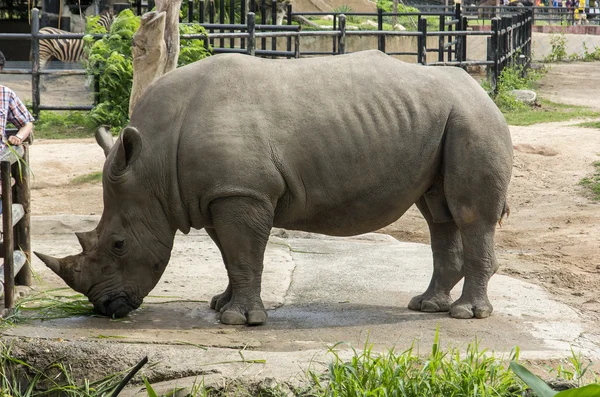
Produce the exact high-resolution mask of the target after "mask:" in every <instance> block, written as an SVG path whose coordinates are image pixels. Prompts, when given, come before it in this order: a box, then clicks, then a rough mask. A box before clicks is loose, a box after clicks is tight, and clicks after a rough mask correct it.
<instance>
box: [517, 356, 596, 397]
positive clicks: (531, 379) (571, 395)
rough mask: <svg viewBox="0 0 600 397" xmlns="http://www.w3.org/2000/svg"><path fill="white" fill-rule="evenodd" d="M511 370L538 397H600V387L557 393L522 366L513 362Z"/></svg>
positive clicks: (590, 386) (591, 386) (587, 387)
mask: <svg viewBox="0 0 600 397" xmlns="http://www.w3.org/2000/svg"><path fill="white" fill-rule="evenodd" d="M510 369H512V370H513V371H514V373H515V374H517V376H518V377H519V378H521V379H522V380H523V382H525V383H526V384H527V386H529V387H530V388H531V390H533V391H534V392H535V394H536V395H537V396H538V397H597V396H600V385H598V384H590V385H587V386H583V387H578V388H575V389H569V390H563V391H560V392H558V391H556V390H553V389H552V388H551V387H550V386H548V384H547V383H546V382H544V381H543V380H542V379H541V378H539V377H538V376H536V375H534V374H533V373H531V371H529V370H528V369H527V368H525V367H523V366H522V365H520V364H518V363H516V362H514V361H513V362H511V363H510Z"/></svg>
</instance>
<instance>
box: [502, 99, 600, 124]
mask: <svg viewBox="0 0 600 397" xmlns="http://www.w3.org/2000/svg"><path fill="white" fill-rule="evenodd" d="M503 113H504V117H505V118H506V121H507V122H508V124H509V125H523V126H526V125H533V124H538V123H552V122H558V121H568V120H572V119H579V118H592V117H600V112H598V111H596V110H592V109H589V108H586V107H583V106H575V105H565V104H561V103H555V102H552V101H548V100H545V99H540V100H539V101H538V105H537V106H534V107H522V108H518V109H513V110H509V111H504V112H503Z"/></svg>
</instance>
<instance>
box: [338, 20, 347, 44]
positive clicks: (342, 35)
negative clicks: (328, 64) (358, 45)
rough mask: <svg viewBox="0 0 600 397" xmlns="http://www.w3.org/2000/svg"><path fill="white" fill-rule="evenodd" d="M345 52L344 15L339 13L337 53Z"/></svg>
mask: <svg viewBox="0 0 600 397" xmlns="http://www.w3.org/2000/svg"><path fill="white" fill-rule="evenodd" d="M345 53H346V16H345V15H344V14H341V15H340V43H339V45H338V54H345Z"/></svg>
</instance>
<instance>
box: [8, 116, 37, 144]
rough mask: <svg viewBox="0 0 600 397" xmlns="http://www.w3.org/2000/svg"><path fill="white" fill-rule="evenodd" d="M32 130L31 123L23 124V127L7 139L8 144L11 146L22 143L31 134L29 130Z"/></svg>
mask: <svg viewBox="0 0 600 397" xmlns="http://www.w3.org/2000/svg"><path fill="white" fill-rule="evenodd" d="M32 129H33V123H32V122H31V121H29V122H27V123H25V125H24V126H23V127H21V128H20V129H19V132H17V134H16V135H11V136H9V137H8V142H9V143H10V144H11V145H20V144H21V143H23V141H24V140H25V139H27V137H28V136H29V134H31V130H32Z"/></svg>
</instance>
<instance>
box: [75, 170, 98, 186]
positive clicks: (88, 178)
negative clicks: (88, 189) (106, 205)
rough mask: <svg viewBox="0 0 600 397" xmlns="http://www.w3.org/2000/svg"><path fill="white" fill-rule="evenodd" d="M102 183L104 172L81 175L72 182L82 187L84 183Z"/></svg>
mask: <svg viewBox="0 0 600 397" xmlns="http://www.w3.org/2000/svg"><path fill="white" fill-rule="evenodd" d="M98 182H102V171H97V172H91V173H89V174H86V175H80V176H77V177H75V178H73V179H72V180H71V183H72V184H75V185H81V184H84V183H98Z"/></svg>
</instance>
